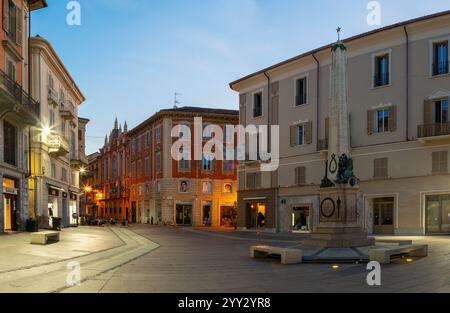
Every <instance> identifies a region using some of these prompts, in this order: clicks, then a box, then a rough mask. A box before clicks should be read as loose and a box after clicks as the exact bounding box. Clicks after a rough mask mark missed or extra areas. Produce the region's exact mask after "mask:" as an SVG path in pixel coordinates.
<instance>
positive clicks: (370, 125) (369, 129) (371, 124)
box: [367, 110, 375, 135]
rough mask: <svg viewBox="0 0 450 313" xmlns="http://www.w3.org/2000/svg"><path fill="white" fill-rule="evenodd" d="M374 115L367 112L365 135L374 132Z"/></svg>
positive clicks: (371, 111)
mask: <svg viewBox="0 0 450 313" xmlns="http://www.w3.org/2000/svg"><path fill="white" fill-rule="evenodd" d="M374 113H375V111H373V110H369V111H367V135H372V134H373V132H374V128H375V125H374V123H375V120H374V119H375V116H374Z"/></svg>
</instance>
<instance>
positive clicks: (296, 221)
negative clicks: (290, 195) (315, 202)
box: [292, 206, 311, 232]
mask: <svg viewBox="0 0 450 313" xmlns="http://www.w3.org/2000/svg"><path fill="white" fill-rule="evenodd" d="M292 231H293V232H310V231H311V210H310V208H309V206H298V207H297V206H296V207H293V208H292Z"/></svg>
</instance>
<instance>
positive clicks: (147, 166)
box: [145, 157, 150, 176]
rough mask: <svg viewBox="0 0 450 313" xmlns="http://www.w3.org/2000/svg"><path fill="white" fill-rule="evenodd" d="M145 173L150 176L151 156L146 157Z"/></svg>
mask: <svg viewBox="0 0 450 313" xmlns="http://www.w3.org/2000/svg"><path fill="white" fill-rule="evenodd" d="M145 175H146V176H150V158H149V157H146V158H145Z"/></svg>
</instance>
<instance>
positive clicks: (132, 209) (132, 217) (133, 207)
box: [131, 202, 136, 224]
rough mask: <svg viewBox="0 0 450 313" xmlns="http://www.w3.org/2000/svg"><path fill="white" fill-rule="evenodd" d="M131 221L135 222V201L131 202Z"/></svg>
mask: <svg viewBox="0 0 450 313" xmlns="http://www.w3.org/2000/svg"><path fill="white" fill-rule="evenodd" d="M131 223H132V224H136V202H131Z"/></svg>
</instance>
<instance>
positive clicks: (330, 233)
mask: <svg viewBox="0 0 450 313" xmlns="http://www.w3.org/2000/svg"><path fill="white" fill-rule="evenodd" d="M304 245H305V246H316V247H323V248H357V247H367V246H373V245H375V239H374V238H368V237H367V232H366V231H365V230H364V229H362V228H357V227H355V228H326V227H321V228H317V230H316V232H315V233H313V234H312V235H311V239H308V240H306V241H304Z"/></svg>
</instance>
